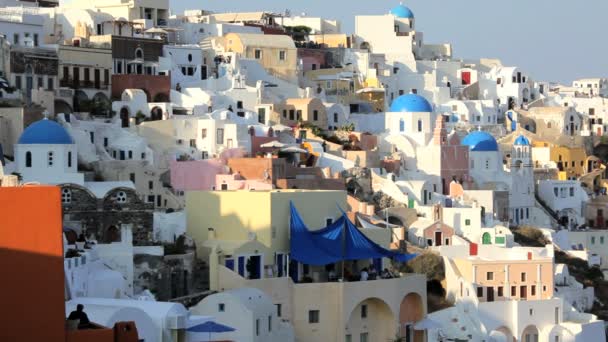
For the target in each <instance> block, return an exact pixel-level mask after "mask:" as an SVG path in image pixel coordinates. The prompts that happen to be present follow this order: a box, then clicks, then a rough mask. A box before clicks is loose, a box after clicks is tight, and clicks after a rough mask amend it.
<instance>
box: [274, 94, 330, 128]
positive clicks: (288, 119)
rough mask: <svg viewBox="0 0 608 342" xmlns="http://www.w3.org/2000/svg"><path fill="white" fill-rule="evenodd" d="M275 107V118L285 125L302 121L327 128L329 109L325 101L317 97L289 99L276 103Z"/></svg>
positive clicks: (292, 124)
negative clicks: (324, 103)
mask: <svg viewBox="0 0 608 342" xmlns="http://www.w3.org/2000/svg"><path fill="white" fill-rule="evenodd" d="M274 108H275V112H274V115H273V118H274V120H275V121H276V122H278V123H281V124H283V125H287V126H295V125H297V124H298V122H300V121H301V122H304V123H308V124H310V125H314V126H317V127H319V128H321V129H327V125H328V120H327V109H326V107H325V105H323V102H322V101H321V100H319V99H318V98H316V97H313V98H304V99H287V100H285V101H284V102H283V103H280V104H277V105H275V107H274Z"/></svg>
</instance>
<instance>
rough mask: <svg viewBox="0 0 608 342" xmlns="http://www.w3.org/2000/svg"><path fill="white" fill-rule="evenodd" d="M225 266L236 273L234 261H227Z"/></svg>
mask: <svg viewBox="0 0 608 342" xmlns="http://www.w3.org/2000/svg"><path fill="white" fill-rule="evenodd" d="M225 266H226V268H228V269H230V270H232V271H234V259H226V261H225Z"/></svg>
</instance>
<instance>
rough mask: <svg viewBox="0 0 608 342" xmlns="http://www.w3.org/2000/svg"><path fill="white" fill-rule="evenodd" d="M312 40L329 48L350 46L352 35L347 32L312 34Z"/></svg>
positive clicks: (310, 37) (310, 36)
mask: <svg viewBox="0 0 608 342" xmlns="http://www.w3.org/2000/svg"><path fill="white" fill-rule="evenodd" d="M308 38H309V39H310V41H312V42H315V43H317V44H321V45H323V46H325V47H328V48H350V47H351V44H350V37H349V36H347V35H346V34H345V33H328V34H311V35H309V36H308Z"/></svg>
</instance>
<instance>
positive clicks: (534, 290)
mask: <svg viewBox="0 0 608 342" xmlns="http://www.w3.org/2000/svg"><path fill="white" fill-rule="evenodd" d="M530 295H531V296H536V285H532V286H530Z"/></svg>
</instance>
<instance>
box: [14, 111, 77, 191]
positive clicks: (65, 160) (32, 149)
mask: <svg viewBox="0 0 608 342" xmlns="http://www.w3.org/2000/svg"><path fill="white" fill-rule="evenodd" d="M15 164H16V171H17V172H18V173H19V174H20V175H21V177H22V179H23V182H38V183H42V184H62V183H75V184H84V175H83V174H79V173H78V150H77V148H76V144H75V142H74V139H73V138H72V136H71V135H70V133H69V132H68V131H67V130H66V129H65V128H64V127H63V126H61V125H60V124H58V123H57V122H55V121H52V120H49V119H42V120H40V121H37V122H34V123H33V124H31V125H30V126H28V127H27V128H26V129H25V130H24V131H23V133H22V134H21V137H19V140H18V142H17V144H16V145H15Z"/></svg>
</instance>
